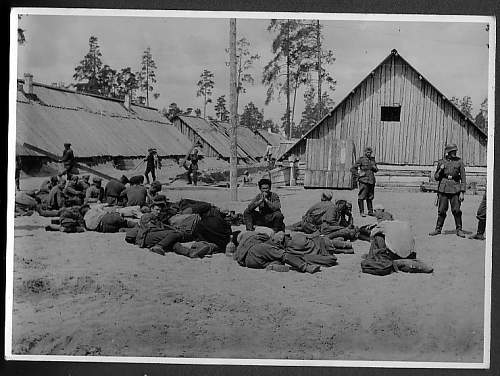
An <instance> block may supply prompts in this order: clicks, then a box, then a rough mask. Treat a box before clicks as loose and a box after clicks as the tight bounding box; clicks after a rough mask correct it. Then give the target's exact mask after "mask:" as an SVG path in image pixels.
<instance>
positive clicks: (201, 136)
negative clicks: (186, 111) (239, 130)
mask: <svg viewBox="0 0 500 376" xmlns="http://www.w3.org/2000/svg"><path fill="white" fill-rule="evenodd" d="M172 123H173V124H174V126H175V127H176V128H177V129H178V130H179V131H180V132H181V133H182V134H183V135H184V136H186V137H187V138H188V139H189V140H191V142H195V141H200V142H201V144H202V145H203V147H202V151H203V153H204V155H205V156H206V157H215V158H219V159H224V160H227V161H229V158H230V157H231V150H230V145H231V140H230V138H229V136H228V135H226V133H225V132H222V131H221V130H220V129H218V127H216V126H214V124H211V123H210V122H209V121H208V120H205V119H203V118H201V117H197V116H188V115H178V116H175V117H174V118H173V119H172ZM186 151H187V150H186ZM237 154H238V161H240V162H250V161H253V158H252V156H250V155H249V154H248V153H247V152H245V150H243V149H242V147H241V145H238V149H237Z"/></svg>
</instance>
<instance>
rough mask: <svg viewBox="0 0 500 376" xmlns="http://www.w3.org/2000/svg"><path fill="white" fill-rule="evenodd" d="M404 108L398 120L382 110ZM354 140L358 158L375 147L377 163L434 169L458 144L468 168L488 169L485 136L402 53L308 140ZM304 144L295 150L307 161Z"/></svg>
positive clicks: (355, 91) (341, 106) (357, 88)
mask: <svg viewBox="0 0 500 376" xmlns="http://www.w3.org/2000/svg"><path fill="white" fill-rule="evenodd" d="M399 105H400V106H401V117H400V121H399V122H386V121H381V107H382V106H399ZM327 135H328V136H330V137H334V138H336V139H347V138H352V139H353V140H354V141H355V146H356V152H357V156H359V155H360V153H361V152H362V150H363V148H364V147H365V146H372V147H373V148H374V153H375V157H376V159H377V162H378V163H386V164H396V165H405V164H408V165H432V164H433V162H434V161H436V160H439V159H441V158H442V157H443V150H444V146H445V145H446V144H447V143H456V144H457V146H458V155H459V156H460V157H461V158H463V160H464V162H465V163H466V165H470V166H486V138H485V137H484V136H483V135H482V134H481V132H480V131H479V130H478V129H477V128H476V127H475V126H474V125H473V124H472V123H471V122H468V121H467V120H466V119H465V118H464V117H463V115H462V114H461V113H460V111H458V110H457V109H456V108H455V107H454V106H453V105H452V104H451V103H450V102H449V101H448V100H446V99H445V98H444V97H443V96H442V94H440V93H439V91H438V90H437V89H435V88H434V87H433V86H432V85H431V84H430V83H429V82H427V81H426V80H425V79H424V78H422V77H421V76H420V75H419V73H418V72H416V71H415V70H414V69H413V68H412V67H411V66H410V65H409V64H408V63H406V61H405V60H403V59H402V58H401V57H400V56H399V55H395V54H391V55H390V56H389V57H388V58H387V59H386V60H385V61H384V62H383V63H382V64H381V65H380V66H379V67H377V68H376V69H375V70H374V71H373V72H372V74H370V75H369V76H368V77H367V78H366V79H365V80H364V81H363V82H362V83H361V84H360V85H359V86H357V87H356V88H355V89H354V90H353V92H352V93H351V94H350V95H349V96H348V97H347V98H346V99H345V100H344V101H342V102H341V103H340V104H339V106H338V107H337V108H336V109H335V110H334V112H333V113H332V114H331V115H330V116H328V117H326V118H325V119H324V120H323V122H322V123H321V124H320V125H318V126H317V127H316V128H315V129H314V130H313V131H312V132H311V133H309V134H308V135H307V138H313V139H318V138H324V137H325V136H327ZM305 141H306V140H305V139H303V140H301V142H300V143H298V144H297V145H296V146H295V147H294V149H293V150H292V151H291V152H292V153H294V154H295V155H299V157H300V159H301V160H305V151H306V142H305Z"/></svg>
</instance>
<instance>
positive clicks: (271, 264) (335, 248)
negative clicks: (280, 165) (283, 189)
mask: <svg viewBox="0 0 500 376" xmlns="http://www.w3.org/2000/svg"><path fill="white" fill-rule="evenodd" d="M89 180H90V177H89V176H88V175H86V176H83V177H81V178H80V177H78V176H73V177H71V179H70V181H68V182H66V181H65V179H64V178H61V177H57V176H56V177H52V178H50V179H49V180H47V181H45V182H43V183H42V186H41V187H40V189H39V190H38V191H35V192H28V193H27V194H25V197H24V199H25V201H26V200H28V201H29V199H33V202H34V203H35V205H33V206H32V208H33V210H36V211H37V212H38V213H39V214H40V215H41V216H46V217H58V219H53V220H52V224H51V225H49V226H47V227H46V230H47V231H62V232H66V233H75V232H83V231H86V230H87V231H89V230H90V231H98V232H103V233H111V232H125V233H126V234H125V240H126V241H127V242H128V243H132V244H135V245H138V246H139V247H141V248H147V249H149V250H150V251H152V252H154V253H156V254H160V255H165V253H166V252H175V253H177V254H180V255H184V256H187V257H191V258H202V257H205V256H210V255H212V254H214V253H221V252H226V254H228V253H229V254H232V256H233V258H234V259H235V260H236V261H237V262H238V264H240V265H241V266H244V267H248V268H257V269H264V268H266V269H268V270H274V271H288V270H290V269H293V270H296V271H299V272H306V273H316V272H318V271H320V268H321V267H322V266H323V267H329V266H333V265H336V264H337V257H336V254H339V253H344V254H352V253H354V251H353V249H352V241H355V240H357V239H359V240H365V241H369V242H371V247H370V250H369V253H368V254H367V255H364V256H363V259H362V261H361V267H362V270H363V271H364V272H366V273H371V274H377V275H385V274H389V273H391V272H393V271H411V272H432V269H431V268H429V267H427V266H426V265H425V264H423V263H422V262H420V261H418V260H416V259H415V252H414V241H413V237H412V235H411V231H410V227H409V225H408V223H406V222H400V221H394V219H393V216H392V215H391V214H390V213H388V212H386V211H385V210H384V208H383V207H382V206H381V205H375V207H374V208H373V209H374V210H373V212H371V213H370V214H371V215H373V216H374V217H375V218H376V220H377V221H375V222H374V223H372V224H369V225H364V226H361V227H356V226H355V225H354V222H353V215H352V205H351V203H349V202H347V201H346V200H342V199H340V200H336V201H332V194H331V193H330V192H323V193H322V194H321V201H320V202H318V203H316V204H314V205H313V206H312V207H311V208H309V209H308V210H307V211H306V212H305V214H304V215H303V217H302V219H301V221H299V222H297V223H295V224H293V225H291V226H289V227H288V230H289V231H287V232H286V233H285V224H284V216H283V213H282V212H281V203H280V198H279V196H278V195H277V194H276V193H275V192H272V191H271V181H270V180H268V179H261V180H260V181H259V183H258V186H259V190H260V193H259V194H257V196H256V197H255V198H254V199H253V200H252V201H251V202H250V203H249V205H248V207H247V208H246V209H245V211H244V212H243V215H242V216H241V215H240V216H238V215H235V214H234V212H229V211H223V210H221V209H219V208H217V207H216V206H214V205H212V204H210V203H207V202H203V201H196V200H190V199H183V200H180V201H178V202H170V201H169V200H168V199H167V197H166V196H164V195H162V194H161V189H162V187H161V184H160V183H159V182H157V181H154V182H153V183H152V184H151V186H150V187H149V188H146V187H145V186H144V185H143V183H144V177H143V176H134V177H131V178H130V180H129V179H128V178H127V177H125V176H122V177H121V179H120V180H119V181H118V180H111V181H109V182H108V183H107V185H106V187H105V188H103V187H102V186H101V179H100V178H98V177H93V179H92V182H91V183H89ZM22 201H23V200H16V212H17V213H18V214H23V213H22V210H24V214H29V210H30V209H29V208H28V207H27V205H24V206H23V204H22ZM18 204H19V205H18ZM241 222H243V224H244V226H245V228H246V231H232V228H231V225H241V224H242V223H241ZM256 226H259V227H257V229H256ZM263 228H268V230H267V231H263ZM389 236H390V237H391V239H390V240H391V241H390V244H391V248H389V247H388V246H387V244H388V242H386V239H387V237H389Z"/></svg>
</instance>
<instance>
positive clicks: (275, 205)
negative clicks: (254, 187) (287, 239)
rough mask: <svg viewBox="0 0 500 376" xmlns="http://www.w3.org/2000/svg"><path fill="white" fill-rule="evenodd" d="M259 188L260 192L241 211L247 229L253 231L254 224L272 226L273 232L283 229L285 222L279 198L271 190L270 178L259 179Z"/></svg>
mask: <svg viewBox="0 0 500 376" xmlns="http://www.w3.org/2000/svg"><path fill="white" fill-rule="evenodd" d="M259 189H260V193H259V194H258V195H257V196H256V197H255V198H254V199H253V200H252V202H250V204H249V205H248V207H247V208H246V209H245V211H244V212H243V218H244V221H245V226H246V229H247V231H253V230H254V226H255V225H257V226H264V227H269V228H272V229H273V230H274V231H275V232H278V231H284V230H285V224H284V222H283V220H284V217H283V213H281V203H280V198H279V196H278V195H277V194H276V193H274V192H271V180H269V179H261V180H259ZM257 209H259V210H257Z"/></svg>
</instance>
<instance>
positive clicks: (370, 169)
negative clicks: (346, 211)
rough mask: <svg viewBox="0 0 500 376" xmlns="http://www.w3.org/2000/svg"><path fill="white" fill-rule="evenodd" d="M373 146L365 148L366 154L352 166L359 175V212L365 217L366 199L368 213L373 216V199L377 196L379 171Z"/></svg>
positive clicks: (352, 170)
mask: <svg viewBox="0 0 500 376" xmlns="http://www.w3.org/2000/svg"><path fill="white" fill-rule="evenodd" d="M372 153H373V149H372V148H371V147H369V146H368V147H366V148H365V154H364V155H363V156H361V157H359V159H358V160H357V161H356V163H354V165H353V166H352V168H351V172H352V173H353V174H357V175H358V183H359V193H358V206H359V213H360V214H361V216H362V217H365V208H364V200H366V206H367V208H368V215H371V216H373V199H374V197H375V172H377V171H378V167H377V163H376V162H375V157H374V156H373V155H372Z"/></svg>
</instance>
